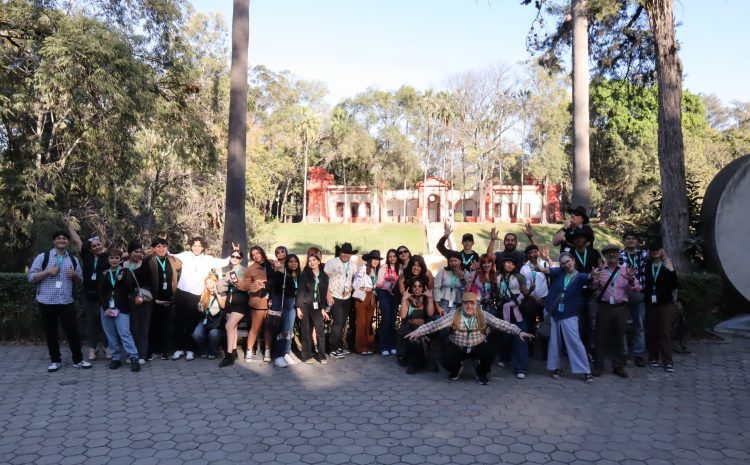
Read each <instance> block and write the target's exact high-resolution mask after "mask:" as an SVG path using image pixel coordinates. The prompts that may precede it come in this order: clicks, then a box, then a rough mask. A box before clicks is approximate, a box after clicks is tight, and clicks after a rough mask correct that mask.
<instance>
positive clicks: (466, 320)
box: [461, 310, 477, 332]
mask: <svg viewBox="0 0 750 465" xmlns="http://www.w3.org/2000/svg"><path fill="white" fill-rule="evenodd" d="M461 321H463V322H464V326H466V331H468V332H471V328H472V327H473V326H474V324H475V323H476V321H477V317H476V315H475V316H473V317H471V318H466V314H465V313H464V312H463V310H461Z"/></svg>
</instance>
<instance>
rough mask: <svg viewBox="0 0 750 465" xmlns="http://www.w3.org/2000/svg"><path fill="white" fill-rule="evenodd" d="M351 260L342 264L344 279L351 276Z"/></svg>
mask: <svg viewBox="0 0 750 465" xmlns="http://www.w3.org/2000/svg"><path fill="white" fill-rule="evenodd" d="M350 264H351V262H346V263H342V266H343V267H344V279H346V278H348V277H349V265H350Z"/></svg>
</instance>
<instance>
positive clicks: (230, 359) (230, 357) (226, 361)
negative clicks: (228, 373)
mask: <svg viewBox="0 0 750 465" xmlns="http://www.w3.org/2000/svg"><path fill="white" fill-rule="evenodd" d="M235 358H237V351H236V350H235V351H232V352H231V353H228V354H226V356H224V358H223V359H221V363H219V368H224V367H228V366H229V365H234V359H235Z"/></svg>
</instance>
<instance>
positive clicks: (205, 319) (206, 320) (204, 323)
mask: <svg viewBox="0 0 750 465" xmlns="http://www.w3.org/2000/svg"><path fill="white" fill-rule="evenodd" d="M206 323H208V318H204V319H203V325H204V326H205V325H206Z"/></svg>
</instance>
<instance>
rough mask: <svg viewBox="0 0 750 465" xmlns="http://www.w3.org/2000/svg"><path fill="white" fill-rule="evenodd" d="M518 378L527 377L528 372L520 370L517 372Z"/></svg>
mask: <svg viewBox="0 0 750 465" xmlns="http://www.w3.org/2000/svg"><path fill="white" fill-rule="evenodd" d="M516 378H518V379H526V373H524V372H523V371H519V372H518V373H516Z"/></svg>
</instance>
